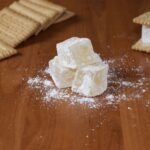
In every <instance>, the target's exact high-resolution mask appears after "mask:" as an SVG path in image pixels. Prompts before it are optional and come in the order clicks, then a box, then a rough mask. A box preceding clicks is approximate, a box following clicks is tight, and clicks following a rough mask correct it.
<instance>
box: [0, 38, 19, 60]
mask: <svg viewBox="0 0 150 150" xmlns="http://www.w3.org/2000/svg"><path fill="white" fill-rule="evenodd" d="M15 54H17V50H15V49H14V48H12V47H11V46H9V45H8V44H6V43H5V42H3V41H1V40H0V60H2V59H5V58H7V57H11V56H13V55H15Z"/></svg>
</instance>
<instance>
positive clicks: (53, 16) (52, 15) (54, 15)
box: [19, 0, 58, 29]
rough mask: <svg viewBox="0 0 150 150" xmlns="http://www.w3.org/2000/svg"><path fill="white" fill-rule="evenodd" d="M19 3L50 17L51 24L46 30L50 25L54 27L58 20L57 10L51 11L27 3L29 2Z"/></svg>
mask: <svg viewBox="0 0 150 150" xmlns="http://www.w3.org/2000/svg"><path fill="white" fill-rule="evenodd" d="M19 3H20V4H22V5H24V6H26V7H28V8H30V9H33V10H34V11H37V12H39V13H41V14H42V15H45V16H46V17H48V18H49V23H48V25H47V26H46V27H45V29H46V28H48V27H49V26H50V25H52V24H53V23H54V22H55V20H56V18H57V15H58V12H57V11H55V10H52V9H49V8H47V7H44V6H41V5H39V4H35V3H33V2H30V1H27V0H21V1H19Z"/></svg>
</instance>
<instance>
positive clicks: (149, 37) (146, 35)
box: [141, 25, 150, 43]
mask: <svg viewBox="0 0 150 150" xmlns="http://www.w3.org/2000/svg"><path fill="white" fill-rule="evenodd" d="M141 40H142V42H143V43H150V26H145V25H143V26H142V38H141Z"/></svg>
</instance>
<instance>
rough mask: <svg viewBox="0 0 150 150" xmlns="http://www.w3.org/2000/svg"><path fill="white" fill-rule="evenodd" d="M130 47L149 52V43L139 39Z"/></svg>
mask: <svg viewBox="0 0 150 150" xmlns="http://www.w3.org/2000/svg"><path fill="white" fill-rule="evenodd" d="M132 49H134V50H138V51H143V52H146V53H150V44H147V43H146V44H145V43H143V42H142V41H141V39H140V40H138V41H137V42H136V43H135V44H134V45H133V46H132Z"/></svg>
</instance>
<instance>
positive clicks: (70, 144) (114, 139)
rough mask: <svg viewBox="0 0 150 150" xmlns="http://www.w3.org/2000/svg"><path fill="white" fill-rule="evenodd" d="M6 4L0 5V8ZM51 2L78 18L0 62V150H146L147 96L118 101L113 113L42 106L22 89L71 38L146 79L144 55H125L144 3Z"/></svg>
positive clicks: (3, 0) (149, 142) (149, 72)
mask: <svg viewBox="0 0 150 150" xmlns="http://www.w3.org/2000/svg"><path fill="white" fill-rule="evenodd" d="M11 2H12V0H0V8H3V7H5V6H7V5H8V4H10V3H11ZM55 2H58V3H60V4H62V5H64V6H67V7H68V8H70V10H73V11H74V12H76V13H77V15H78V17H76V18H73V19H71V20H68V21H66V22H63V23H60V24H57V25H55V26H52V27H51V28H49V29H48V30H47V31H45V32H43V33H41V34H40V35H39V36H37V37H32V38H30V39H28V40H27V41H26V42H24V43H23V44H21V45H20V46H19V47H18V50H19V52H20V54H19V55H18V56H16V57H13V58H11V59H7V60H4V61H1V62H0V150H150V107H145V103H146V102H147V101H148V100H150V95H149V94H148V95H147V96H145V97H146V98H143V99H140V100H139V101H132V100H131V101H123V102H121V103H119V104H118V105H117V107H116V109H115V110H114V106H111V105H109V106H108V107H101V108H99V109H89V108H83V107H82V105H74V106H70V105H69V104H67V103H59V102H58V103H56V104H53V105H42V102H41V100H36V98H35V96H34V92H31V91H30V89H29V88H28V87H27V85H26V81H27V79H28V78H29V77H32V76H34V75H36V74H37V72H38V71H39V70H40V69H44V68H45V66H47V63H48V60H49V59H51V58H52V57H53V56H55V55H56V50H55V45H56V43H57V42H59V41H62V40H64V39H67V38H69V37H72V36H81V37H89V38H91V40H92V41H93V44H94V47H95V49H96V51H97V52H100V53H101V56H102V57H103V58H104V59H109V58H117V57H120V56H122V55H124V54H126V53H128V54H129V55H130V57H131V58H134V59H135V61H134V62H130V61H129V62H128V64H127V65H128V66H133V65H137V66H138V65H142V66H144V72H145V75H146V77H150V69H149V66H150V64H149V63H148V62H149V61H146V60H149V59H150V55H148V54H145V53H140V52H136V51H132V50H131V49H130V47H131V45H132V44H133V43H134V42H135V41H136V40H138V38H139V37H140V26H138V25H136V24H133V23H132V18H133V17H135V16H137V15H139V14H140V13H143V12H145V11H147V10H150V1H149V0H63V1H61V0H55ZM114 36H117V37H118V38H113V37H114ZM127 37H128V38H127ZM107 45H109V46H110V48H108V46H107ZM128 66H126V67H128ZM122 74H124V72H122ZM127 75H128V76H130V75H131V76H132V74H131V73H130V72H128V74H127ZM128 106H130V107H132V111H129V110H128V109H127V108H128Z"/></svg>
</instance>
